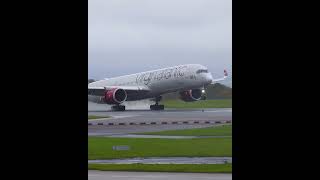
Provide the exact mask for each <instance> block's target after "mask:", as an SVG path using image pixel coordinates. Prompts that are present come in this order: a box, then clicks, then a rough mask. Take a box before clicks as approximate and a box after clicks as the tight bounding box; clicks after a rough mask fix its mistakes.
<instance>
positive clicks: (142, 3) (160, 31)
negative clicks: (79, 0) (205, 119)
mask: <svg viewBox="0 0 320 180" xmlns="http://www.w3.org/2000/svg"><path fill="white" fill-rule="evenodd" d="M88 24H89V35H88V38H89V39H88V41H89V62H88V64H89V69H88V70H89V74H88V76H89V78H92V79H96V80H98V79H103V78H107V77H114V76H119V75H125V74H130V73H137V72H141V71H147V70H152V69H157V68H163V67H168V66H175V65H179V64H190V63H197V64H202V65H204V66H207V67H208V68H209V71H211V72H212V74H213V76H217V75H218V76H219V75H222V74H223V69H227V70H228V71H229V74H231V73H232V72H231V66H232V48H231V47H232V1H231V0H89V22H88ZM227 84H228V85H231V78H230V80H229V81H227Z"/></svg>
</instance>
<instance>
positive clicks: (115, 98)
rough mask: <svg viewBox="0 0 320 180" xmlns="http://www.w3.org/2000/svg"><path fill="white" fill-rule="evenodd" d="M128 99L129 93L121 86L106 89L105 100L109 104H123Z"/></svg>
mask: <svg viewBox="0 0 320 180" xmlns="http://www.w3.org/2000/svg"><path fill="white" fill-rule="evenodd" d="M126 99H127V93H126V91H125V90H123V89H120V88H114V89H110V90H107V91H105V94H104V101H105V103H107V104H121V103H122V102H124V101H125V100H126Z"/></svg>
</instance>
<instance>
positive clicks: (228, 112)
mask: <svg viewBox="0 0 320 180" xmlns="http://www.w3.org/2000/svg"><path fill="white" fill-rule="evenodd" d="M88 115H96V116H112V117H111V118H103V119H95V120H88V135H89V136H109V135H121V134H122V135H123V134H130V133H139V132H154V131H162V130H175V129H191V128H203V127H211V126H214V125H219V124H224V123H231V122H232V108H211V109H166V110H164V111H150V110H149V109H147V108H146V107H144V108H143V107H141V106H139V108H138V109H132V108H131V109H128V110H126V111H123V112H114V111H111V110H109V109H108V106H106V105H92V104H89V103H88Z"/></svg>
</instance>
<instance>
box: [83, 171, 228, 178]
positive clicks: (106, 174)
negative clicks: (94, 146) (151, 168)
mask: <svg viewBox="0 0 320 180" xmlns="http://www.w3.org/2000/svg"><path fill="white" fill-rule="evenodd" d="M88 179H89V180H150V179H152V180H231V179H232V174H219V173H212V174H209V173H166V172H120V171H119V172H117V171H91V170H90V171H88Z"/></svg>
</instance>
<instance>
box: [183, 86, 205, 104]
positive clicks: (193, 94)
mask: <svg viewBox="0 0 320 180" xmlns="http://www.w3.org/2000/svg"><path fill="white" fill-rule="evenodd" d="M201 97H202V90H201V89H191V90H187V91H181V92H180V99H181V100H183V101H185V102H192V101H198V100H200V99H201Z"/></svg>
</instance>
